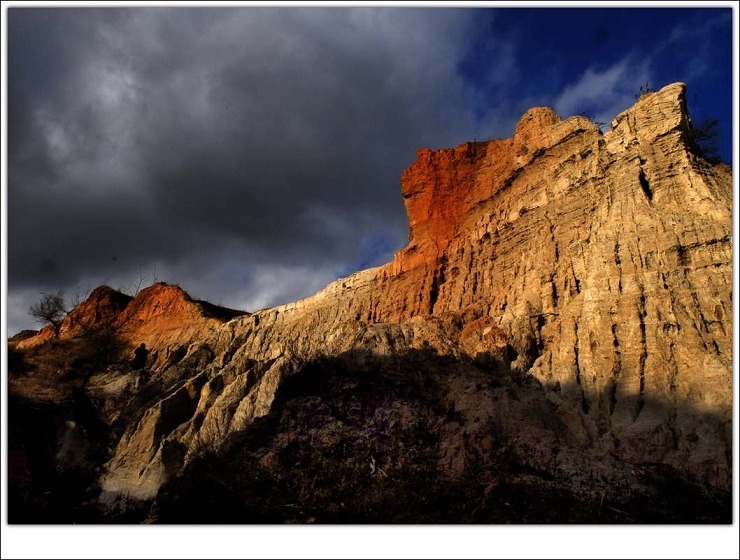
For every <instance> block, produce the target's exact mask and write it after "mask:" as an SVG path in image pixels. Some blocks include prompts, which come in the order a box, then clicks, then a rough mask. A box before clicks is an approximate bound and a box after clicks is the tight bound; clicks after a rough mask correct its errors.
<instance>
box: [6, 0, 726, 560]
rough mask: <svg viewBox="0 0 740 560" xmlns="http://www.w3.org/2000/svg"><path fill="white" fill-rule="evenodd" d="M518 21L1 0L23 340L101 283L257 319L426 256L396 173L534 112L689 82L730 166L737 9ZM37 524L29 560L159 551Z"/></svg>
mask: <svg viewBox="0 0 740 560" xmlns="http://www.w3.org/2000/svg"><path fill="white" fill-rule="evenodd" d="M119 4H122V3H119ZM508 4H509V7H507V8H493V7H490V6H486V5H485V4H484V3H478V4H475V6H474V7H471V6H468V7H465V8H461V7H458V6H459V5H460V4H454V5H452V6H453V7H449V4H448V7H444V8H443V7H438V6H439V4H437V5H436V6H435V7H433V8H430V7H429V6H414V7H404V8H382V9H381V8H378V7H364V8H358V7H347V6H346V5H345V6H341V5H335V6H333V7H316V6H313V7H304V8H297V7H259V8H256V7H244V6H238V5H236V4H228V3H227V4H225V5H223V6H221V7H218V8H212V7H209V6H207V5H205V6H200V7H198V8H197V9H194V8H192V7H190V6H187V5H182V4H180V5H179V6H175V7H123V8H111V7H100V8H94V7H88V6H86V7H84V8H82V9H80V8H74V7H57V8H49V7H45V6H44V5H42V4H26V3H23V2H4V3H3V8H2V9H3V14H2V15H3V18H4V19H3V22H4V24H7V28H6V27H3V45H2V46H3V49H2V51H3V54H4V57H3V111H4V112H3V119H2V121H3V122H2V127H3V134H4V137H3V138H4V140H6V141H4V142H3V148H2V149H3V158H4V159H3V163H4V165H3V176H2V181H3V183H2V187H3V190H2V194H3V209H2V210H3V212H2V218H3V231H2V242H3V243H2V245H3V262H2V265H3V271H4V279H5V280H6V282H7V287H6V289H5V290H3V302H2V314H3V332H4V333H7V334H8V335H13V334H15V333H17V332H19V331H20V330H22V329H27V328H38V327H39V325H38V324H35V323H34V322H33V320H32V319H31V317H30V316H29V315H28V308H29V307H30V305H31V304H33V303H35V302H36V301H38V299H39V297H40V293H41V292H47V293H48V292H56V291H57V290H63V292H64V293H65V295H66V296H67V297H68V298H69V299H73V298H74V297H75V296H76V295H77V296H79V295H84V294H86V293H88V292H89V291H91V290H92V289H93V288H95V287H97V286H99V285H102V284H107V285H109V286H111V287H114V288H117V289H121V290H123V291H126V292H127V293H132V292H135V291H136V290H138V289H140V288H142V287H145V286H147V285H149V284H151V283H153V282H155V281H166V282H169V283H173V284H178V285H180V286H182V287H183V288H184V289H185V290H186V291H188V292H189V293H190V294H191V295H192V296H193V297H195V298H198V299H205V300H208V301H211V302H213V303H217V304H221V305H226V306H229V307H233V308H238V309H244V310H248V311H254V310H257V309H260V308H263V307H266V306H272V305H277V304H281V303H285V302H289V301H294V300H296V299H299V298H301V297H305V296H309V295H311V294H313V293H315V292H316V291H318V290H319V289H321V288H322V287H324V286H325V285H326V284H328V283H329V282H332V281H333V280H335V279H337V278H339V277H342V276H346V275H348V274H351V273H352V272H354V271H356V270H360V269H363V268H366V267H370V266H374V265H378V264H383V263H385V262H388V261H390V260H391V259H392V258H393V253H394V252H395V251H397V250H399V249H401V248H402V247H403V246H404V245H405V244H406V242H407V239H408V224H407V220H406V216H405V212H404V207H403V200H402V197H401V193H400V175H401V173H402V172H403V171H404V169H405V168H407V167H408V166H409V165H410V164H411V163H412V162H413V160H414V158H415V155H416V150H417V149H418V148H422V147H428V148H442V147H453V146H456V145H458V144H460V143H462V142H465V141H468V140H483V139H488V138H498V137H510V136H511V135H512V133H513V130H514V126H515V124H516V123H517V121H518V120H519V118H520V116H521V115H522V114H523V113H524V112H525V111H526V110H527V109H529V108H530V107H533V106H550V107H553V108H554V109H555V110H556V111H557V112H558V114H560V115H561V116H562V117H568V116H571V115H575V114H584V115H586V116H587V117H589V118H592V119H593V120H595V121H599V122H604V123H609V122H610V121H611V119H612V118H613V117H614V116H616V115H617V114H618V113H619V112H621V111H622V110H624V109H627V108H628V107H630V106H631V105H632V104H633V103H634V102H635V100H636V96H637V95H638V94H639V92H640V89H641V87H645V86H647V87H649V88H651V89H659V88H661V87H663V86H665V85H667V84H669V83H672V82H675V81H682V82H685V83H686V84H687V86H688V96H687V100H688V105H689V110H690V113H691V115H692V117H693V118H694V120H695V121H697V120H702V119H703V118H706V117H715V118H718V119H719V121H720V125H721V131H722V133H723V137H722V142H721V155H722V157H723V159H724V160H725V161H727V162H730V163H732V160H731V154H734V153H735V152H736V151H737V147H735V149H734V150H733V148H732V131H733V129H732V123H733V115H732V107H733V106H734V105H737V99H736V98H733V91H732V84H733V74H732V69H733V68H734V67H735V66H736V64H737V61H735V64H733V60H732V54H731V53H732V41H733V17H734V21H737V12H736V10H737V7H735V8H734V10H735V12H734V14H733V11H732V10H733V8H731V6H734V3H732V2H715V3H714V5H715V6H719V7H714V8H704V7H702V6H701V5H700V4H699V3H693V4H690V5H689V6H690V7H686V4H681V7H677V5H676V4H675V3H674V4H666V3H660V4H659V5H658V6H659V7H654V8H650V7H646V6H647V5H646V4H643V3H639V2H634V3H622V4H621V7H608V8H602V7H601V6H604V5H605V4H606V3H598V6H599V7H578V8H575V7H573V8H568V7H564V5H562V4H561V5H559V6H558V7H547V8H544V7H542V5H540V6H533V5H530V4H527V3H516V2H509V3H508ZM47 6H48V4H47ZM124 6H125V4H124ZM499 6H500V4H499ZM548 6H549V5H548ZM566 6H567V5H566ZM734 32H735V36H736V34H737V30H735V31H734ZM5 54H7V59H5ZM736 118H737V117H736V116H735V119H736ZM735 122H736V120H735ZM735 133H736V131H735ZM6 327H7V328H6ZM734 507H735V511H736V512H737V500H735V506H734ZM8 529H9V528H8V527H5V529H4V531H3V532H4V534H5V533H9V532H10V531H9V530H8ZM17 529H19V531H18V532H17V533H16V541H15V543H14V544H16V547H15V549H14V552H15V554H16V556H14V557H28V558H32V557H41V556H39V555H38V554H39V553H38V551H39V550H41V551H45V552H46V553H47V554H48V553H51V554H52V556H50V557H53V556H54V555H56V554H59V555H65V554H66V555H67V556H69V557H72V556H74V557H79V558H97V557H99V555H100V554H101V550H109V549H110V546H109V544H108V543H109V542H115V543H116V546H115V549H116V551H118V552H120V553H121V554H124V555H126V553H128V554H129V556H126V557H148V556H150V555H151V551H152V550H158V549H156V548H152V547H150V548H148V549H144V550H142V551H141V552H140V553H139V555H137V554H136V553H137V552H139V549H138V548H136V543H139V542H141V541H142V535H140V534H136V535H133V536H134V538H133V539H126V538H124V539H121V538H120V537H121V534H120V532H118V531H111V532H104V531H103V530H102V528H101V530H100V531H97V532H96V533H97V535H96V536H97V538H96V539H93V538H88V537H90V536H92V535H87V536H86V538H85V539H79V538H74V537H75V536H78V535H79V534H78V533H75V535H71V534H68V535H66V536H65V534H64V533H58V532H56V533H54V534H53V535H52V536H51V538H46V539H43V538H41V539H40V538H33V537H32V536H31V537H30V538H29V534H28V533H27V532H23V531H21V530H22V529H26V528H17ZM61 529H62V531H69V530H68V529H65V528H61ZM167 529H171V531H168V535H167V537H166V539H160V541H161V542H159V544H158V545H159V546H161V545H162V544H163V543H165V542H166V544H165V546H166V547H167V551H168V552H172V551H174V550H179V551H180V552H181V554H182V555H185V556H187V557H197V556H191V555H192V554H196V555H197V554H200V553H202V554H204V555H203V556H201V557H208V556H209V555H210V557H215V556H213V553H214V551H217V554H218V553H220V554H221V557H224V558H225V557H235V556H234V554H237V555H241V554H242V552H241V551H242V550H243V547H242V541H243V540H244V537H245V536H246V541H247V542H249V547H250V550H257V551H259V552H261V553H262V554H263V557H275V558H280V557H288V556H290V555H291V553H292V554H297V555H298V556H295V557H310V553H311V551H314V550H315V551H317V553H318V555H319V557H335V558H344V557H347V556H350V555H356V554H363V553H364V554H368V555H369V556H368V557H381V556H382V555H383V553H385V552H386V551H388V552H387V554H389V555H390V556H386V557H419V556H418V555H419V554H422V555H426V556H427V557H450V558H451V557H471V558H473V557H487V556H489V554H490V552H491V548H490V547H491V545H490V543H491V542H495V543H496V545H495V546H496V550H497V551H498V550H504V551H505V552H504V556H506V557H511V558H515V557H518V558H526V557H536V556H537V555H538V554H542V555H545V556H550V557H567V558H571V557H572V558H590V557H593V556H594V555H596V554H598V553H599V552H598V551H601V550H602V549H603V546H601V544H600V543H602V542H607V543H608V547H607V548H608V550H609V552H611V553H613V554H615V555H616V556H615V557H620V552H621V553H624V552H623V551H625V550H626V551H628V552H627V553H628V554H629V553H630V552H632V551H636V552H635V554H637V555H638V556H640V557H642V555H645V556H646V557H650V553H651V552H653V551H655V555H656V556H655V557H665V556H659V555H661V554H669V555H670V553H671V552H673V553H674V554H675V555H676V557H712V556H714V557H732V556H723V555H722V553H723V552H724V550H725V548H723V545H725V546H726V542H725V541H727V539H726V538H725V537H726V534H725V533H723V534H722V535H721V538H718V535H716V534H715V533H716V531H712V532H711V533H712V534H709V532H707V533H705V534H704V535H703V537H704V538H698V539H697V538H695V536H696V534H697V532H696V530H693V529H695V528H688V530H687V529H685V528H679V529H680V534H679V533H677V532H676V531H673V532H671V533H670V535H669V536H668V537H666V535H665V529H667V528H665V527H656V528H651V529H650V532H649V533H648V532H645V531H635V532H633V533H630V536H629V538H625V537H624V534H625V532H624V530H621V529H620V533H619V534H617V535H615V534H614V533H613V532H612V531H608V530H601V531H599V530H598V529H599V528H594V530H593V531H590V530H589V531H585V532H584V531H583V528H578V527H574V528H570V527H562V526H560V527H553V528H552V529H553V531H547V532H546V533H545V535H543V536H544V537H545V538H534V539H533V538H527V536H528V535H529V536H531V533H527V534H524V535H522V533H521V531H516V529H517V528H514V532H513V533H512V532H509V531H507V530H506V528H502V527H498V528H495V534H491V533H490V532H484V533H481V532H476V535H471V534H470V533H469V532H466V534H465V535H464V538H462V539H461V538H455V537H460V536H461V535H460V534H457V535H452V537H453V538H450V531H451V530H452V529H451V528H449V527H441V528H440V527H435V528H420V531H417V532H414V535H415V536H416V538H415V539H412V540H406V541H405V540H399V539H400V535H399V532H398V531H387V532H384V533H381V535H382V537H383V538H378V537H377V532H374V533H373V534H370V535H369V534H368V533H367V531H362V530H360V529H362V528H360V529H358V528H347V531H342V532H338V533H337V532H334V533H332V534H330V535H327V534H326V533H324V532H322V531H320V530H319V529H318V528H317V529H316V531H313V532H306V531H302V532H301V536H300V538H299V539H292V538H287V539H281V538H277V539H276V538H274V537H275V536H276V535H272V536H271V537H270V538H269V540H267V541H265V543H263V542H262V541H256V540H254V539H255V537H262V536H263V535H262V534H260V533H257V532H256V531H257V529H256V528H250V527H243V526H242V527H238V528H237V530H238V533H237V534H234V533H228V534H224V533H227V531H226V528H221V529H224V532H219V534H218V535H215V537H216V538H206V539H203V538H193V536H196V535H194V533H193V531H197V530H198V529H203V528H187V529H185V530H183V531H182V532H176V531H179V529H176V528H167ZM427 529H428V530H427ZM545 529H546V528H545ZM607 529H609V528H607ZM638 529H639V528H638ZM729 529H730V530H732V527H729ZM186 531H187V532H186ZM681 535H685V536H686V538H680V537H681ZM277 536H278V537H279V536H280V535H277ZM327 536H329V537H330V538H329V539H327V538H326V537H327ZM731 536H734V535H733V534H732V533H731ZM173 537H175V538H173ZM196 537H197V536H196ZM474 537H475V538H474ZM615 537H616V538H615ZM479 538H487V539H488V540H485V541H484V540H478V539H479ZM723 538H724V541H723V540H722V539H723ZM2 540H3V543H4V544H3V546H4V547H5V546H6V544H5V543H7V541H8V540H10V539H9V538H7V539H6V538H5V537H4V538H3V539H2ZM101 541H102V542H101ZM143 542H145V543H150V544H151V543H152V542H153V538H152V540H149V539H143ZM733 542H734V543H735V545H733V546H734V547H735V548H734V550H736V541H735V540H734V539H733ZM386 543H389V544H386ZM511 543H515V544H514V545H512V544H511ZM579 543H586V545H587V546H586V547H585V548H579V546H578V545H579ZM590 543H593V544H591V545H590V546H588V545H589V544H590ZM64 544H66V545H67V548H65V547H64V546H63V545H64ZM222 544H223V545H224V546H221V548H219V546H220V545H222ZM158 545H157V544H154V545H153V546H155V547H156V546H158ZM232 545H233V546H232ZM386 546H390V547H391V548H386ZM34 547H36V548H34ZM132 547H133V548H132ZM178 547H179V548H178ZM228 547H230V548H228ZM255 547H257V548H255ZM502 547H503V548H502ZM631 547H632V548H631ZM712 547H714V548H712ZM717 547H719V548H717ZM52 549H53V550H52ZM4 550H5V548H4ZM533 550H534V551H535V552H534V553H533V552H532V551H533ZM286 551H287V552H286ZM712 551H714V554H713V553H712ZM34 553H35V554H36V555H35V556H34ZM281 554H282V556H281ZM306 554H308V555H309V556H306ZM527 554H530V555H531V554H534V556H527ZM707 554H708V555H709V556H707ZM258 555H259V553H258ZM481 555H483V556H481ZM3 556H5V554H4V555H3ZM185 556H183V557H185ZM545 556H542V557H545ZM624 557H627V556H624ZM632 557H637V556H632Z"/></svg>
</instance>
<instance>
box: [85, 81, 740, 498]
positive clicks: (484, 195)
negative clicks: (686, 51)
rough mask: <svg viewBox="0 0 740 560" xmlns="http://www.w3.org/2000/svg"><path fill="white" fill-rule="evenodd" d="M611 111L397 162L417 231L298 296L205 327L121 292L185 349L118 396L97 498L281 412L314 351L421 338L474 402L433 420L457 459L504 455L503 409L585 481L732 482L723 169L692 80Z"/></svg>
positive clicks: (726, 181)
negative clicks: (697, 131)
mask: <svg viewBox="0 0 740 560" xmlns="http://www.w3.org/2000/svg"><path fill="white" fill-rule="evenodd" d="M611 124H612V126H611V130H609V131H608V132H606V133H602V132H601V131H600V129H599V128H598V127H597V126H596V125H594V124H593V123H591V122H590V121H588V120H587V119H585V118H583V117H571V118H569V119H566V120H564V119H561V118H560V117H559V116H558V115H556V114H555V113H554V112H553V111H552V110H551V109H548V108H533V109H530V110H529V111H528V112H527V113H525V115H524V116H523V117H522V119H521V121H520V122H519V124H518V125H517V127H516V130H515V133H514V136H513V138H510V139H504V140H493V141H490V142H474V143H470V142H469V143H466V144H463V145H461V146H458V147H457V148H454V149H443V150H427V149H423V150H419V152H418V156H417V160H416V161H415V162H414V163H413V164H412V165H411V166H410V167H409V168H408V169H407V170H406V171H405V172H404V174H403V176H402V179H401V190H402V194H403V197H404V202H405V205H406V209H407V212H408V216H409V226H410V231H409V244H408V246H407V247H406V248H404V249H403V250H401V251H399V252H398V253H397V254H396V255H395V258H394V260H393V262H391V263H388V264H387V265H384V266H380V267H377V268H373V269H370V270H365V271H362V272H358V273H356V274H354V275H352V276H350V277H348V278H344V279H340V280H338V281H337V282H335V283H333V284H331V285H329V286H327V287H326V288H325V289H324V290H322V291H321V292H319V293H318V294H316V295H314V296H312V297H309V298H307V299H304V300H301V301H299V302H296V303H293V304H289V305H284V306H280V307H275V308H271V309H265V310H262V311H259V312H257V313H254V314H252V315H244V316H241V317H237V318H234V319H233V320H230V321H228V322H226V323H225V324H220V323H218V324H216V323H214V324H213V325H212V326H208V327H207V328H205V329H204V328H202V326H201V327H198V328H197V329H195V330H188V327H184V326H183V325H187V324H189V323H188V321H189V320H190V319H188V317H190V315H189V312H188V311H187V310H186V309H177V310H174V311H173V310H170V309H169V308H168V307H167V305H168V304H167V300H166V298H165V297H164V296H163V297H162V299H161V303H162V306H161V308H160V307H158V306H152V307H150V309H151V313H160V314H161V317H170V318H171V320H170V321H169V323H167V324H168V325H170V327H171V329H170V328H169V327H168V329H164V330H163V329H162V323H161V321H160V322H154V321H153V320H152V319H153V316H152V317H150V316H149V315H148V314H147V313H143V312H139V311H136V306H135V305H133V304H134V302H131V303H129V304H128V305H127V306H126V308H125V311H124V312H123V313H122V314H121V319H120V320H121V321H123V322H124V323H125V324H127V325H133V324H136V325H137V326H136V331H135V332H136V336H135V338H136V340H137V341H139V340H140V341H145V342H147V344H148V345H149V344H151V345H152V346H154V347H156V348H174V347H178V348H181V349H182V350H180V352H181V353H183V354H184V355H183V356H178V358H181V359H179V360H178V361H177V363H168V362H167V361H166V360H165V359H163V357H162V356H160V358H158V360H157V362H156V364H155V367H154V368H153V372H152V377H151V379H150V380H149V381H148V384H147V385H146V386H145V387H144V388H143V389H141V390H142V391H144V392H145V393H146V390H147V387H148V388H149V389H148V390H149V393H147V394H148V395H149V400H146V399H139V400H138V401H137V402H136V405H135V406H134V405H131V406H132V407H134V408H132V409H131V410H130V411H129V412H126V418H128V419H129V421H128V423H127V424H126V425H125V428H124V429H123V432H122V436H121V437H120V439H119V440H118V441H117V444H116V447H115V451H114V452H113V456H112V458H111V459H110V460H109V461H108V463H107V464H106V468H105V472H104V473H103V475H102V477H101V479H100V483H101V485H102V487H103V490H104V493H103V498H104V499H109V500H111V499H115V498H116V497H117V496H130V497H133V498H138V499H142V500H145V499H150V498H153V497H154V496H155V495H156V494H157V492H158V490H159V489H160V487H161V486H162V485H163V484H164V483H165V482H166V481H167V480H170V479H171V478H172V477H173V476H176V475H177V474H178V473H181V472H182V471H183V469H184V468H185V467H186V466H187V465H188V464H189V463H190V462H191V461H192V460H193V459H194V458H196V457H198V456H199V455H202V453H203V452H204V451H207V450H217V449H218V448H219V447H220V446H221V445H222V443H223V442H224V441H226V440H227V438H228V437H229V436H230V435H233V434H235V433H239V432H241V431H243V430H245V429H247V428H248V427H249V426H250V425H251V424H252V423H253V422H254V421H255V419H256V418H261V417H265V416H267V415H268V414H269V413H275V410H274V407H276V406H278V403H276V402H275V396H276V394H277V392H278V390H279V388H280V387H281V386H282V385H283V384H284V383H285V381H286V379H287V378H288V377H290V376H292V375H294V374H296V373H300V372H301V371H302V369H305V368H306V367H307V364H311V363H314V362H315V361H316V360H319V359H322V358H325V357H327V356H328V357H332V356H340V355H341V356H355V357H357V356H363V355H364V356H372V357H373V359H379V358H383V357H391V356H398V355H402V354H404V353H407V352H414V351H417V352H430V351H431V352H433V353H434V354H435V355H437V356H445V357H448V358H450V359H453V360H454V363H455V364H456V365H455V366H454V367H450V368H449V369H444V368H442V369H440V368H439V365H438V364H437V365H434V367H432V366H429V368H430V369H429V371H431V372H433V374H434V375H435V376H436V377H435V378H436V379H437V380H438V382H439V384H440V387H442V389H441V390H442V391H443V392H444V393H445V394H446V395H447V396H446V397H445V398H447V399H448V401H449V402H451V403H452V404H453V405H454V406H453V408H455V410H457V411H462V412H461V413H460V414H461V420H459V421H456V422H457V423H452V424H450V423H447V424H444V425H443V426H440V427H439V431H440V433H441V434H442V436H441V437H442V440H441V447H440V449H441V452H440V456H439V457H438V460H439V465H440V468H441V469H443V470H444V471H445V472H450V473H452V474H454V473H458V474H459V473H461V472H463V471H464V470H465V468H466V466H467V465H469V464H470V460H471V459H470V457H471V453H473V451H472V450H474V451H475V453H474V454H475V455H476V456H477V457H478V458H480V457H481V455H485V454H486V453H491V454H493V453H495V446H496V443H495V441H494V440H492V439H491V438H490V437H489V435H490V434H487V433H486V429H485V426H486V425H487V424H486V423H487V422H489V421H490V420H491V419H492V418H493V419H497V422H498V425H499V426H501V425H504V426H506V428H505V429H506V430H507V431H508V436H507V437H508V438H509V440H510V441H515V442H516V445H517V446H518V448H519V449H520V450H522V451H521V460H522V461H523V464H525V463H526V464H527V465H528V466H530V467H532V468H535V469H539V470H540V471H542V472H550V473H552V474H553V475H556V476H561V477H564V478H565V479H572V480H573V481H574V482H573V484H574V485H575V484H578V481H583V480H584V479H583V477H584V476H585V475H584V474H583V473H586V472H587V473H589V476H590V477H591V478H590V480H593V477H594V476H596V477H597V478H598V479H599V480H607V479H611V480H620V481H622V482H624V481H625V480H627V479H628V478H629V476H632V475H630V474H629V473H630V472H633V473H634V471H633V470H631V469H633V468H636V466H637V465H640V464H647V463H660V464H663V465H667V466H670V467H673V468H675V469H676V470H677V471H678V472H680V473H682V474H683V475H684V476H687V477H688V478H690V479H692V480H695V481H698V482H701V483H703V484H707V485H709V486H712V487H717V488H721V489H728V488H730V486H731V445H732V302H731V298H732V238H731V235H732V230H731V228H732V217H731V210H732V178H731V172H730V169H729V168H728V167H727V166H725V165H715V166H713V165H710V164H709V163H707V162H706V161H705V160H704V159H702V158H701V157H699V156H698V155H696V154H695V152H694V150H692V147H691V142H690V121H689V117H688V112H687V108H686V102H685V86H684V85H683V84H672V85H669V86H667V87H665V88H663V89H662V90H660V91H658V92H654V93H649V94H645V95H643V96H642V97H641V98H640V99H639V100H638V101H637V103H636V104H635V105H634V106H633V107H631V108H630V109H628V110H626V111H625V112H623V113H622V114H620V115H618V116H617V117H616V118H615V119H614V120H613V122H612V123H611ZM155 307H156V309H155ZM127 314H131V317H130V318H128V319H124V317H126V316H127ZM133 317H136V319H133ZM147 325H151V327H148V326H147ZM168 337H170V338H171V340H170V338H168ZM132 340H133V339H132ZM356 359H358V360H360V361H361V362H362V359H361V358H359V357H358V358H356ZM435 364H436V362H435ZM491 364H494V366H495V367H491ZM366 367H367V364H365V363H364V362H363V363H359V362H358V364H357V369H358V370H363V368H366ZM394 367H396V366H394ZM398 367H401V366H398ZM502 371H505V372H508V373H507V375H514V376H518V377H517V379H528V380H530V381H531V384H530V385H528V387H529V389H528V390H527V392H526V395H527V396H526V397H522V398H517V399H508V398H504V397H505V395H506V394H507V393H506V392H505V391H504V392H503V393H502V395H503V396H502V395H498V396H496V398H493V397H492V395H493V393H492V392H491V391H490V390H486V389H485V387H486V383H483V382H482V381H481V380H480V379H479V377H480V376H481V375H483V376H484V377H485V376H488V377H494V378H495V377H496V376H497V375H502V373H501V372H502ZM471 380H476V381H474V382H473V381H471ZM476 387H477V388H478V389H476ZM481 387H483V389H481ZM90 390H91V391H94V390H95V389H94V388H92V389H89V391H90ZM510 392H511V391H509V393H510ZM137 407H138V408H137ZM134 409H135V410H134ZM535 410H537V411H540V412H538V413H537V414H535V413H534V412H533V411H535ZM538 414H541V416H538ZM504 417H506V418H509V419H510V421H508V422H503V423H502V422H501V419H502V418H504ZM542 418H545V419H546V421H544V420H542ZM463 442H465V443H463ZM486 450H487V451H486ZM594 473H596V474H594ZM583 484H584V485H585V484H587V482H583Z"/></svg>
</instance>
